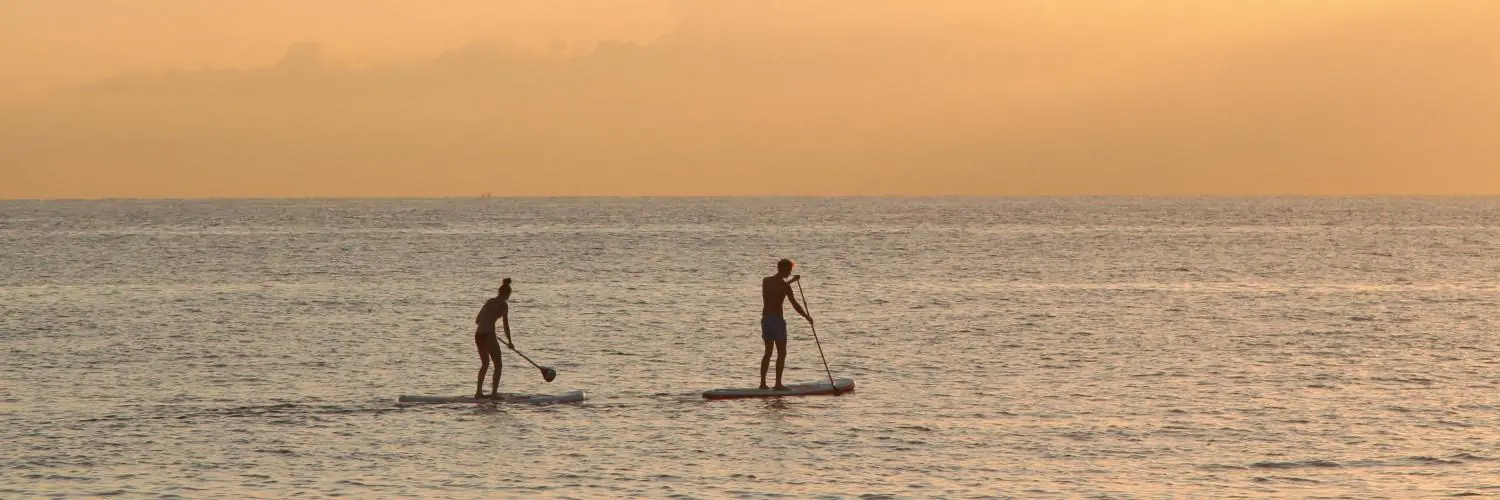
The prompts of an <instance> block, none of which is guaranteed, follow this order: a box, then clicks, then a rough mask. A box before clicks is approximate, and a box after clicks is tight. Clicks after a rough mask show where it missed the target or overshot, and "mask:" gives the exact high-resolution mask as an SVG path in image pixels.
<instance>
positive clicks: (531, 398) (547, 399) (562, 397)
mask: <svg viewBox="0 0 1500 500" xmlns="http://www.w3.org/2000/svg"><path fill="white" fill-rule="evenodd" d="M824 385H828V384H824ZM584 399H585V398H584V395H583V391H573V392H565V393H562V394H512V393H504V392H502V393H500V397H499V398H489V397H485V398H476V397H474V396H472V395H470V396H401V398H400V399H398V400H397V402H400V403H437V404H441V403H511V404H529V405H539V404H551V403H577V402H579V401H583V400H584Z"/></svg>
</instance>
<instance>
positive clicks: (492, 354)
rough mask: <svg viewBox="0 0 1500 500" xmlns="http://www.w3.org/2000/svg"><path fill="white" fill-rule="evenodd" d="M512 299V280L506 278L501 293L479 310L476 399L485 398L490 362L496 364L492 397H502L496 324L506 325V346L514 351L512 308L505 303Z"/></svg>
mask: <svg viewBox="0 0 1500 500" xmlns="http://www.w3.org/2000/svg"><path fill="white" fill-rule="evenodd" d="M509 299H510V278H505V280H504V281H502V282H501V283H500V291H499V292H498V293H497V294H496V295H495V297H494V298H492V299H490V300H487V301H485V302H484V307H483V308H480V309H479V316H478V317H476V318H474V322H475V323H478V324H479V329H478V330H476V331H475V332H474V346H475V347H478V348H479V382H478V386H477V387H475V388H474V397H476V398H482V397H484V372H485V371H487V370H489V368H490V361H494V362H495V378H493V379H491V382H490V397H493V398H498V397H500V371H501V369H503V368H504V366H503V365H501V364H500V340H499V339H497V338H495V322H496V321H501V322H502V324H504V325H505V346H506V347H509V348H512V349H514V348H515V344H512V343H511V340H510V306H509V305H508V304H506V303H505V301H506V300H509Z"/></svg>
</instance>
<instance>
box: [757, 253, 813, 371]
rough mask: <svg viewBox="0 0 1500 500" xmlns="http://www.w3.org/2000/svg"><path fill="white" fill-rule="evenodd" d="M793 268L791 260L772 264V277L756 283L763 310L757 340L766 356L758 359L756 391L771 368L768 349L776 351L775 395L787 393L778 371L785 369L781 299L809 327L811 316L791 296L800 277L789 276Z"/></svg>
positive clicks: (795, 298)
mask: <svg viewBox="0 0 1500 500" xmlns="http://www.w3.org/2000/svg"><path fill="white" fill-rule="evenodd" d="M796 265H797V264H796V263H794V262H792V261H791V259H781V261H780V262H777V263H776V275H775V276H766V278H765V279H763V280H760V290H761V295H763V296H764V297H765V299H766V308H765V310H763V311H761V317H760V339H761V340H763V341H765V343H766V352H765V354H762V355H761V357H760V388H761V389H766V388H767V387H766V369H767V368H770V364H771V348H773V347H774V348H775V349H776V387H775V389H776V390H778V391H784V390H787V388H786V386H785V385H781V371H782V369H783V368H785V367H786V319H784V318H782V317H781V301H782V300H783V299H785V300H790V301H792V309H796V310H797V314H801V315H802V317H803V318H807V323H808V324H812V322H813V319H812V316H808V315H807V311H804V310H803V309H802V304H798V303H797V296H796V295H794V294H792V287H791V284H792V283H794V282H796V281H797V280H799V279H802V276H792V279H790V280H788V279H786V278H787V276H791V274H792V268H793V267H795V266H796Z"/></svg>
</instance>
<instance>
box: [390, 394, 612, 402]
mask: <svg viewBox="0 0 1500 500" xmlns="http://www.w3.org/2000/svg"><path fill="white" fill-rule="evenodd" d="M500 396H501V397H499V398H490V397H483V398H476V397H474V396H472V395H470V396H401V398H400V399H398V400H397V402H401V403H513V404H514V403H519V404H532V405H537V404H549V403H577V402H579V401H583V400H584V399H585V398H584V395H583V391H573V392H565V393H562V394H514V393H506V392H502V393H500Z"/></svg>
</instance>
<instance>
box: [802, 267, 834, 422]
mask: <svg viewBox="0 0 1500 500" xmlns="http://www.w3.org/2000/svg"><path fill="white" fill-rule="evenodd" d="M797 294H798V295H801V296H802V310H804V311H807V315H808V316H812V306H811V305H809V304H808V303H807V292H805V291H803V290H802V280H800V279H799V280H797ZM807 326H808V327H810V328H812V334H813V344H816V345H817V346H818V358H820V359H822V360H823V372H825V373H827V374H828V385H829V387H832V388H833V393H834V394H838V393H839V384H838V383H837V382H834V381H833V370H832V369H830V368H828V356H824V355H823V341H821V340H818V325H817V323H813V322H811V321H808V322H807Z"/></svg>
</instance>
